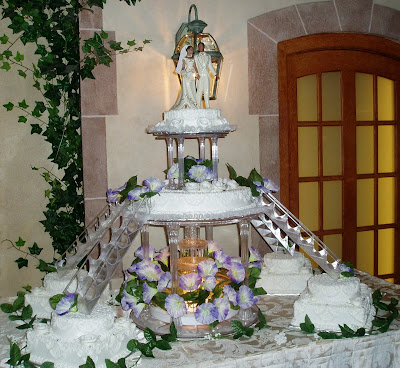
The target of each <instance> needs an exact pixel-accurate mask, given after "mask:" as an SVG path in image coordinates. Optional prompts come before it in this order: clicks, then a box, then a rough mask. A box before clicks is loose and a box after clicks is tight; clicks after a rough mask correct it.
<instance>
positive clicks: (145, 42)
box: [139, 0, 151, 45]
mask: <svg viewBox="0 0 400 368" xmlns="http://www.w3.org/2000/svg"><path fill="white" fill-rule="evenodd" d="M139 1H140V0H139ZM150 42H151V40H144V41H143V44H144V45H146V44H147V43H150Z"/></svg>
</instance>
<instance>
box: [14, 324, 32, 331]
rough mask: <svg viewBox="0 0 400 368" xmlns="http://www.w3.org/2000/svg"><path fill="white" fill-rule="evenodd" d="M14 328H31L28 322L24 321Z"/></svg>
mask: <svg viewBox="0 0 400 368" xmlns="http://www.w3.org/2000/svg"><path fill="white" fill-rule="evenodd" d="M16 328H17V329H18V330H27V329H28V328H32V326H31V325H30V324H29V323H24V324H23V325H20V326H17V327H16Z"/></svg>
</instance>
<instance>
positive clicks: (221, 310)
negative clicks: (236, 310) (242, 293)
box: [214, 296, 231, 322]
mask: <svg viewBox="0 0 400 368" xmlns="http://www.w3.org/2000/svg"><path fill="white" fill-rule="evenodd" d="M214 305H215V306H216V307H217V308H218V322H222V321H225V320H226V317H228V314H229V310H230V309H231V306H230V304H229V300H228V298H227V297H226V296H224V297H223V298H217V299H215V300H214Z"/></svg>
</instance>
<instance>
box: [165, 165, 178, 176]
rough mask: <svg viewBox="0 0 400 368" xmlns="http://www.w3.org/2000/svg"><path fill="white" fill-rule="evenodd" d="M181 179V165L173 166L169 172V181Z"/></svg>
mask: <svg viewBox="0 0 400 368" xmlns="http://www.w3.org/2000/svg"><path fill="white" fill-rule="evenodd" d="M178 178H179V165H178V164H177V163H176V164H173V165H172V166H171V167H170V168H169V169H168V172H167V179H178Z"/></svg>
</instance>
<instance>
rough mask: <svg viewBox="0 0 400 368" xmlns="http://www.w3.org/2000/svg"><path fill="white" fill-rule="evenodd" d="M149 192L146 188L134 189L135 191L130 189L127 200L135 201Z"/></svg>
mask: <svg viewBox="0 0 400 368" xmlns="http://www.w3.org/2000/svg"><path fill="white" fill-rule="evenodd" d="M148 191H149V188H147V187H136V188H135V189H132V190H131V191H130V192H128V199H129V200H131V201H137V200H139V199H140V198H141V197H140V196H141V195H142V194H143V193H147V192H148Z"/></svg>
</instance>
